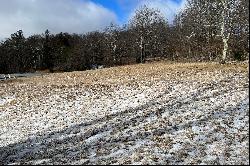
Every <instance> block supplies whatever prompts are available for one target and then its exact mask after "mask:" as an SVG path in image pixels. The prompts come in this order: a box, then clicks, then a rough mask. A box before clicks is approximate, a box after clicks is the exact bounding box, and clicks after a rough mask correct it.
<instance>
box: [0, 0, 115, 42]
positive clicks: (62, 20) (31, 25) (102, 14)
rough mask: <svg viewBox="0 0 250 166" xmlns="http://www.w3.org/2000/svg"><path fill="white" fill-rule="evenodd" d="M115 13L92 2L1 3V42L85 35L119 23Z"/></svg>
mask: <svg viewBox="0 0 250 166" xmlns="http://www.w3.org/2000/svg"><path fill="white" fill-rule="evenodd" d="M116 20H117V18H116V15H115V13H114V12H112V11H110V10H108V9H106V8H104V7H103V6H101V5H98V4H95V3H93V2H91V1H90V0H0V24H1V26H0V38H6V37H9V36H10V34H12V33H14V32H16V31H17V30H20V29H22V30H23V31H24V34H25V35H26V36H27V35H31V34H37V33H43V32H44V31H45V30H46V29H49V30H50V31H51V32H52V33H58V32H69V33H83V32H88V31H93V30H98V29H102V28H104V27H105V26H106V25H109V23H110V22H112V21H113V22H116Z"/></svg>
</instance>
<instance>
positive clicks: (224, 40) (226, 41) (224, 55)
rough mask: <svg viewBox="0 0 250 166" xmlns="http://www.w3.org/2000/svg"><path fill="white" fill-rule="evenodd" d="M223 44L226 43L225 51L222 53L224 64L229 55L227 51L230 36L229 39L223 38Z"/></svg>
mask: <svg viewBox="0 0 250 166" xmlns="http://www.w3.org/2000/svg"><path fill="white" fill-rule="evenodd" d="M223 44H224V48H223V53H222V61H221V63H222V64H225V63H226V57H227V51H228V38H227V39H223Z"/></svg>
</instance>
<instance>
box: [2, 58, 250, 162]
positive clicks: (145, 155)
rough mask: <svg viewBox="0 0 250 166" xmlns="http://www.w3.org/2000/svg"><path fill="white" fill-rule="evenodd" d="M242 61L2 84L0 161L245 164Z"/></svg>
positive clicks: (244, 72) (246, 119) (246, 95)
mask: <svg viewBox="0 0 250 166" xmlns="http://www.w3.org/2000/svg"><path fill="white" fill-rule="evenodd" d="M248 69H249V68H248V64H244V63H242V64H240V63H237V64H227V65H220V64H216V63H178V64H172V63H168V62H157V63H150V64H141V65H131V66H123V67H114V68H105V69H101V70H91V71H84V72H70V73H55V74H49V75H45V76H41V77H40V76H39V77H32V78H22V79H17V80H9V81H5V82H4V81H2V82H0V164H249V152H248V151H249V130H248V127H249V111H248V110H249V99H248V98H249V93H248V90H249V77H248V73H249V72H248V71H249V70H248Z"/></svg>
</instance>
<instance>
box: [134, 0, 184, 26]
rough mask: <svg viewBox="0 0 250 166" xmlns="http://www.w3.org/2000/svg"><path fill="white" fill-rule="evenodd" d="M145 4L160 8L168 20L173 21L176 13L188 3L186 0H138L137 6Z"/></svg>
mask: <svg viewBox="0 0 250 166" xmlns="http://www.w3.org/2000/svg"><path fill="white" fill-rule="evenodd" d="M143 5H147V6H148V7H152V8H155V9H159V10H160V12H161V13H162V14H163V15H164V16H165V17H166V18H167V20H168V22H169V23H172V22H173V19H174V16H175V14H177V13H178V12H180V11H181V10H182V9H184V7H185V5H186V0H181V2H177V1H176V0H154V1H152V0H141V1H138V3H137V7H136V8H138V7H140V6H143ZM135 10H136V9H135ZM135 10H134V11H135ZM134 11H133V12H132V13H131V15H130V18H131V17H132V16H133V13H134Z"/></svg>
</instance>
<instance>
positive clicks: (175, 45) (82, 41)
mask: <svg viewBox="0 0 250 166" xmlns="http://www.w3.org/2000/svg"><path fill="white" fill-rule="evenodd" d="M248 20H249V1H248V0H207V1H204V0H188V2H187V4H186V7H185V9H184V10H182V11H181V12H180V13H178V14H177V15H176V17H175V19H174V21H173V23H171V24H170V23H169V22H168V21H167V20H166V19H165V18H164V16H163V15H162V13H160V11H159V10H157V9H154V8H149V7H147V6H142V7H140V8H139V9H137V10H136V11H135V14H134V16H133V18H132V19H131V20H129V22H128V23H127V24H126V25H123V26H122V27H121V26H118V25H116V24H115V23H111V24H110V26H108V27H106V28H105V29H104V30H100V31H94V32H89V33H85V34H69V33H66V32H65V33H63V32H61V33H59V34H51V33H50V31H49V30H46V31H45V32H44V33H43V34H35V35H32V36H29V37H27V38H26V37H24V35H23V31H22V30H19V31H17V32H16V33H13V34H11V36H10V38H7V39H6V40H4V41H1V42H0V73H23V72H34V71H37V70H47V69H48V70H49V71H50V72H58V71H75V70H88V69H93V68H98V67H100V66H102V67H103V66H104V67H111V66H118V65H126V64H135V63H144V62H145V61H147V60H149V59H156V58H164V59H166V60H171V61H183V62H200V61H218V62H221V63H225V62H226V61H229V60H238V61H241V60H246V59H248V56H249V21H248Z"/></svg>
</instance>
